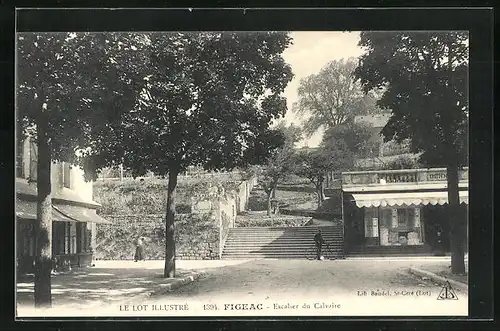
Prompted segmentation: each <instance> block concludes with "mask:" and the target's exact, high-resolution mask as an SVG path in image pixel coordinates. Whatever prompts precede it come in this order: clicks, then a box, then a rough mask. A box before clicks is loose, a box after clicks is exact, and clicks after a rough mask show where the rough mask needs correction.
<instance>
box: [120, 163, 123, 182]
mask: <svg viewBox="0 0 500 331" xmlns="http://www.w3.org/2000/svg"><path fill="white" fill-rule="evenodd" d="M122 181H123V163H121V164H120V182H122Z"/></svg>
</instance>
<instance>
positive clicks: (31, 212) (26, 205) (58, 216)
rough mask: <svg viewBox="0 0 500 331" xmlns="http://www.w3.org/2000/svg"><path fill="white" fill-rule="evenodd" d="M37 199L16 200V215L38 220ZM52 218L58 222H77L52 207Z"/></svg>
mask: <svg viewBox="0 0 500 331" xmlns="http://www.w3.org/2000/svg"><path fill="white" fill-rule="evenodd" d="M36 205H37V203H36V201H27V200H19V199H18V200H16V217H19V218H24V219H28V220H36V218H37V216H36V212H37V211H36V208H37V206H36ZM52 220H53V221H56V222H77V221H76V220H74V219H71V218H69V217H67V216H66V215H64V214H62V213H61V212H59V211H58V210H57V209H55V208H52Z"/></svg>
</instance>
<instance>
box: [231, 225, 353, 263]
mask: <svg viewBox="0 0 500 331" xmlns="http://www.w3.org/2000/svg"><path fill="white" fill-rule="evenodd" d="M319 229H321V233H322V235H323V238H324V239H325V241H326V242H327V243H328V244H329V247H330V249H329V251H328V250H327V248H326V247H324V248H323V254H324V255H325V256H328V255H331V256H332V257H335V258H342V257H343V256H344V240H343V235H344V233H343V232H344V230H343V227H342V226H304V227H288V228H287V227H267V228H264V227H245V228H232V229H229V234H228V237H227V240H226V242H225V246H224V249H223V254H222V258H223V259H245V258H279V259H295V258H298V259H304V258H314V257H315V254H316V252H315V245H314V235H315V234H316V233H317V232H318V230H319Z"/></svg>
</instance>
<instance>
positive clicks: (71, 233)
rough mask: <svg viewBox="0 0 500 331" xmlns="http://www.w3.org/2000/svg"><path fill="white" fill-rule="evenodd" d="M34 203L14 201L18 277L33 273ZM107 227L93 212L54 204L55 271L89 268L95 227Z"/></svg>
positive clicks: (34, 249) (34, 250)
mask: <svg viewBox="0 0 500 331" xmlns="http://www.w3.org/2000/svg"><path fill="white" fill-rule="evenodd" d="M36 209H37V204H36V201H33V200H27V199H17V201H16V222H17V228H16V243H17V246H16V257H17V267H18V271H19V272H20V273H31V272H33V267H34V261H35V256H36V234H35V226H36V215H37V214H36ZM100 223H110V222H109V221H107V220H105V219H103V218H102V217H100V216H98V215H97V214H96V211H95V209H92V208H89V207H84V206H76V205H68V204H60V203H59V204H54V205H53V207H52V257H53V267H54V269H55V270H64V269H70V268H76V267H85V266H89V265H91V264H92V258H93V245H92V241H93V240H92V238H93V236H94V235H95V229H96V224H100Z"/></svg>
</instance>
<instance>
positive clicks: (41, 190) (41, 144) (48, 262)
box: [34, 114, 52, 308]
mask: <svg viewBox="0 0 500 331" xmlns="http://www.w3.org/2000/svg"><path fill="white" fill-rule="evenodd" d="M47 129H48V120H47V118H46V117H45V116H44V115H43V114H42V115H41V116H40V119H39V120H38V121H37V129H36V130H37V145H38V160H37V169H36V171H37V184H36V186H37V191H38V203H37V222H36V229H35V233H36V257H35V289H34V292H35V307H44V308H46V307H51V306H52V293H51V292H52V291H51V287H52V286H51V271H52V196H51V191H52V190H51V181H50V168H51V150H50V144H49V139H48V137H47Z"/></svg>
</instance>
